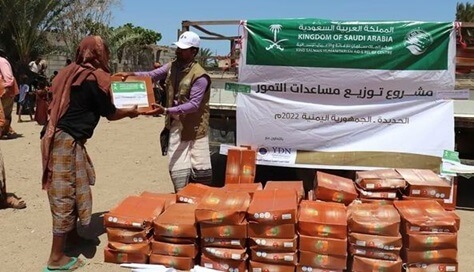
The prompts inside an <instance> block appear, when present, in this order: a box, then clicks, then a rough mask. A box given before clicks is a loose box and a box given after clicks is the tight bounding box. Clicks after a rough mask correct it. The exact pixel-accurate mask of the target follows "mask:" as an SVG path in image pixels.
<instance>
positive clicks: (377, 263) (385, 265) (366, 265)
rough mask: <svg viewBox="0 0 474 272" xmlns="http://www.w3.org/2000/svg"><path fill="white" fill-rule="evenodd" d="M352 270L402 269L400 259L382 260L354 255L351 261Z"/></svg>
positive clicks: (396, 271)
mask: <svg viewBox="0 0 474 272" xmlns="http://www.w3.org/2000/svg"><path fill="white" fill-rule="evenodd" d="M351 271H353V272H376V271H384V272H400V271H402V259H400V258H398V260H396V261H384V260H378V259H372V258H365V257H360V256H354V259H353V261H352V270H351Z"/></svg>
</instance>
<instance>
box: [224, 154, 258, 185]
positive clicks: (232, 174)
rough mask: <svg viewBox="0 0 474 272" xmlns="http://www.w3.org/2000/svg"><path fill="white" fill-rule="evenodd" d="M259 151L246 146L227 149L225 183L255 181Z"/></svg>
mask: <svg viewBox="0 0 474 272" xmlns="http://www.w3.org/2000/svg"><path fill="white" fill-rule="evenodd" d="M256 162H257V152H256V151H255V150H251V149H249V148H245V147H235V148H234V147H233V148H229V149H228V150H227V163H226V172H225V175H226V178H225V184H230V183H253V182H254V180H255V171H256V168H257V167H256Z"/></svg>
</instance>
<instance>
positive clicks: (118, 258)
mask: <svg viewBox="0 0 474 272" xmlns="http://www.w3.org/2000/svg"><path fill="white" fill-rule="evenodd" d="M104 262H106V263H116V264H121V263H140V264H145V263H148V254H141V253H124V252H120V251H118V250H114V249H111V248H109V247H107V246H106V247H105V248H104Z"/></svg>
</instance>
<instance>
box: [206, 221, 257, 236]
mask: <svg viewBox="0 0 474 272" xmlns="http://www.w3.org/2000/svg"><path fill="white" fill-rule="evenodd" d="M247 225H248V223H247V221H244V222H242V223H240V224H238V225H215V224H206V223H201V224H199V226H200V229H201V238H206V237H209V238H211V237H212V238H233V239H245V238H247V237H248V234H247Z"/></svg>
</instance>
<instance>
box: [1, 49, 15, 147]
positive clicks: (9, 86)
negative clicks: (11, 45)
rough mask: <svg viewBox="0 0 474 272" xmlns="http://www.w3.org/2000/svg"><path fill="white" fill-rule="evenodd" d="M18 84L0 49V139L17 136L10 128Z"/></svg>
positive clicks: (4, 54)
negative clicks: (0, 106) (0, 105)
mask: <svg viewBox="0 0 474 272" xmlns="http://www.w3.org/2000/svg"><path fill="white" fill-rule="evenodd" d="M19 93H20V91H19V88H18V84H17V82H16V79H15V77H14V76H13V70H12V67H11V65H10V62H9V61H8V59H7V55H6V53H5V51H4V50H3V49H0V97H1V102H2V103H1V104H2V109H1V113H0V126H1V132H0V138H2V137H4V136H6V137H7V138H15V137H17V136H18V134H17V133H16V132H15V131H14V130H13V128H12V127H11V122H12V112H13V106H14V105H15V96H16V95H17V94H19Z"/></svg>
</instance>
